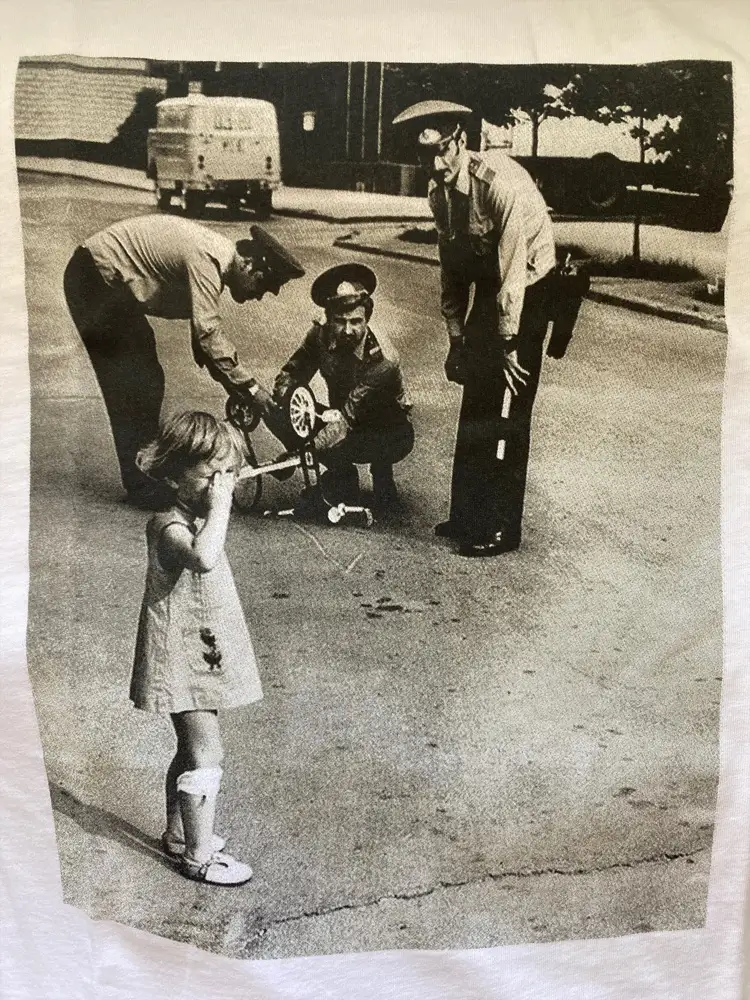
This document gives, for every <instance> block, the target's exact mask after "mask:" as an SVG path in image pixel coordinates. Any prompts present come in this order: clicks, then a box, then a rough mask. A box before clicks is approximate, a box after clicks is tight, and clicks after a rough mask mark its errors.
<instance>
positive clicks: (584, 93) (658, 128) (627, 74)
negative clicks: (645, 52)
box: [568, 63, 682, 261]
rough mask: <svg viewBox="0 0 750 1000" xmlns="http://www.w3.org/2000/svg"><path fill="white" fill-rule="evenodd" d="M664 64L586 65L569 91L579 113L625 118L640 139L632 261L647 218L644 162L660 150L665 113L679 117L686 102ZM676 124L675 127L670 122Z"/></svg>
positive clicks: (607, 119) (595, 118)
mask: <svg viewBox="0 0 750 1000" xmlns="http://www.w3.org/2000/svg"><path fill="white" fill-rule="evenodd" d="M668 65H669V64H665V63H645V64H640V65H633V66H586V67H582V68H581V69H580V70H579V71H578V72H577V73H576V75H575V77H574V79H573V81H572V84H571V88H570V91H569V94H568V100H569V102H570V106H571V107H572V108H573V110H574V112H575V113H576V114H579V115H583V116H584V117H586V118H589V119H591V120H592V121H598V122H601V123H602V124H604V125H609V124H612V123H615V122H625V123H628V124H629V125H630V130H629V131H630V135H631V136H633V138H634V139H637V140H638V147H639V163H640V170H639V171H638V193H637V196H636V206H635V215H634V219H633V259H634V260H635V261H639V260H640V255H641V240H640V237H641V223H642V218H643V206H642V200H643V199H642V188H643V180H644V177H643V173H644V171H643V165H644V164H645V162H646V152H647V150H648V149H649V148H653V149H657V147H658V136H659V135H660V134H662V133H663V131H664V128H665V123H664V116H669V117H675V116H677V115H679V113H680V109H681V106H682V102H681V101H680V94H679V90H678V88H677V87H676V86H675V79H674V77H673V76H672V75H670V73H669V72H668ZM670 128H671V126H670Z"/></svg>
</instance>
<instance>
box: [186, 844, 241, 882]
mask: <svg viewBox="0 0 750 1000" xmlns="http://www.w3.org/2000/svg"><path fill="white" fill-rule="evenodd" d="M179 871H180V874H181V875H184V876H185V878H189V879H192V880H193V881H194V882H205V883H206V884H207V885H227V886H229V885H244V884H245V882H249V881H250V879H251V878H252V877H253V870H252V868H251V867H250V865H246V864H243V862H242V861H238V860H237V859H236V858H233V857H232V855H231V854H225V853H224V852H223V851H217V852H216V854H212V855H211V857H210V858H209V859H208V860H207V861H203V862H200V861H193V859H192V858H186V857H185V856H184V855H183V856H182V857H181V858H180V865H179Z"/></svg>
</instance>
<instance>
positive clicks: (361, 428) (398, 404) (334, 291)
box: [273, 264, 414, 510]
mask: <svg viewBox="0 0 750 1000" xmlns="http://www.w3.org/2000/svg"><path fill="white" fill-rule="evenodd" d="M376 285H377V278H376V276H375V274H374V272H373V271H371V270H370V268H369V267H365V265H363V264H341V265H338V266H337V267H332V268H330V269H329V270H328V271H324V272H323V274H321V275H319V277H318V278H316V280H315V281H314V282H313V286H312V289H311V296H312V300H313V302H314V303H315V304H316V305H318V306H320V307H321V308H322V309H323V310H324V311H325V317H326V319H325V322H324V323H322V322H320V321H317V320H316V321H314V322H313V325H312V327H311V328H310V330H309V331H308V332H307V334H306V336H305V338H304V340H303V342H302V344H301V345H300V347H299V348H298V349H297V350H296V351H295V352H294V354H293V355H292V356H291V358H290V359H289V360H288V361H287V363H286V364H285V365H284V366H283V368H282V369H281V371H280V373H279V375H278V376H277V378H276V381H275V384H274V388H273V397H274V400H275V401H276V402H281V400H282V399H283V397H284V395H285V393H286V392H287V391H288V390H289V389H290V388H291V387H292V386H294V385H297V384H299V383H303V382H304V383H307V382H309V381H310V379H312V377H313V376H314V375H315V374H316V372H320V374H321V376H322V377H323V379H324V381H325V383H326V385H327V387H328V401H329V409H327V410H324V411H323V412H322V414H321V417H322V421H323V427H322V429H321V430H320V431H319V432H318V434H317V435H316V437H315V445H316V448H317V450H318V455H319V457H320V460H321V462H322V464H323V465H324V466H325V467H326V472H325V474H324V475H323V477H322V486H323V490H324V493H325V495H326V499H328V500H329V502H342V501H343V502H345V503H350V504H356V503H358V502H359V474H358V472H357V466H358V465H369V466H370V472H371V475H372V484H373V492H374V502H375V505H376V506H377V507H379V508H380V509H381V510H382V509H384V508H387V507H389V506H391V505H393V504H394V503H395V502H396V501H397V499H398V494H397V490H396V484H395V480H394V477H393V466H394V465H395V464H396V463H397V462H400V461H401V460H402V459H404V458H406V456H407V455H408V454H409V453H410V452H411V450H412V448H413V447H414V428H413V427H412V423H411V419H410V416H409V414H410V410H411V404H410V402H409V400H408V398H407V394H406V389H405V386H404V379H403V375H402V372H401V366H400V363H399V358H398V354H397V353H396V350H395V348H394V347H393V345H392V344H391V343H390V341H389V339H388V338H387V337H386V336H384V335H383V334H377V335H376V334H375V333H374V332H373V331H372V330H371V329H370V326H369V320H370V317H371V316H372V312H373V301H372V293H373V292H374V291H375V287H376Z"/></svg>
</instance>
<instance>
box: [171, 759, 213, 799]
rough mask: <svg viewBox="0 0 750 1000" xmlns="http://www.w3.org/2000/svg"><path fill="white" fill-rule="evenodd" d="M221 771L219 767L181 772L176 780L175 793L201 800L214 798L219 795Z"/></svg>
mask: <svg viewBox="0 0 750 1000" xmlns="http://www.w3.org/2000/svg"><path fill="white" fill-rule="evenodd" d="M221 775H222V770H221V768H220V767H197V768H196V769H195V770H194V771H183V772H182V774H181V775H179V776H178V778H177V791H178V792H185V793H186V794H188V795H201V796H203V798H206V799H212V798H216V796H217V795H218V794H219V785H220V784H221Z"/></svg>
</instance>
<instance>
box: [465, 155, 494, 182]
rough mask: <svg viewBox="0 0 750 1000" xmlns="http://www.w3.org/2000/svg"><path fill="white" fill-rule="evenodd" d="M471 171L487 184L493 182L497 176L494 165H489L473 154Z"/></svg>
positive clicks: (470, 164) (470, 161)
mask: <svg viewBox="0 0 750 1000" xmlns="http://www.w3.org/2000/svg"><path fill="white" fill-rule="evenodd" d="M469 173H470V174H471V175H472V176H473V177H476V179H477V180H478V181H483V182H484V183H485V184H491V183H492V182H493V181H494V179H495V176H496V175H495V171H494V170H493V169H492V167H488V166H487V164H486V163H485V162H484V160H483V159H482V158H481V157H479V156H477V157H476V158H475V157H473V156H472V157H471V158H470V159H469Z"/></svg>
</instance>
